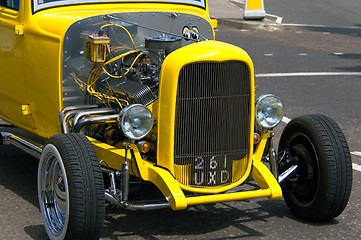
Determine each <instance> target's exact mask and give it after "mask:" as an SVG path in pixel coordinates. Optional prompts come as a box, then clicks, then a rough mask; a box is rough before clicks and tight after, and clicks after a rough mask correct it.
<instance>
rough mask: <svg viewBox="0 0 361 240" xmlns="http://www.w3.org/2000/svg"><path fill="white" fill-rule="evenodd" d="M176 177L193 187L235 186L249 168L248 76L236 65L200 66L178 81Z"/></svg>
mask: <svg viewBox="0 0 361 240" xmlns="http://www.w3.org/2000/svg"><path fill="white" fill-rule="evenodd" d="M174 131H175V137H174V138H175V139H174V143H175V145H174V173H175V176H176V178H177V179H178V181H179V182H181V183H183V184H185V185H189V186H194V187H216V186H221V185H226V184H230V183H232V182H235V181H237V180H239V179H240V178H241V177H242V176H243V174H244V172H245V170H246V167H247V163H248V152H249V141H250V140H249V136H250V132H249V131H250V73H249V68H248V66H247V65H246V64H245V63H243V62H239V61H227V62H200V63H191V64H188V65H186V66H184V67H183V68H182V69H181V71H180V75H179V79H178V89H177V99H176V113H175V130H174Z"/></svg>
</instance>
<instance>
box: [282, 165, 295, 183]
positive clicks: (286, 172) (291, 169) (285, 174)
mask: <svg viewBox="0 0 361 240" xmlns="http://www.w3.org/2000/svg"><path fill="white" fill-rule="evenodd" d="M297 168H298V165H292V166H291V167H290V168H288V169H287V170H286V171H284V172H283V173H282V174H281V175H280V176H279V177H278V183H279V184H281V183H282V182H283V181H284V180H286V179H287V178H288V177H289V176H290V175H291V174H292V173H294V172H295V171H296V170H297Z"/></svg>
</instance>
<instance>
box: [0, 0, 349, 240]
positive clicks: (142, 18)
mask: <svg viewBox="0 0 361 240" xmlns="http://www.w3.org/2000/svg"><path fill="white" fill-rule="evenodd" d="M215 28H216V21H214V20H212V19H210V17H209V13H208V6H207V2H206V1H205V0H142V1H140V0H139V1H138V0H131V1H125V0H102V1H99V0H0V118H2V119H3V120H5V121H6V122H8V123H9V124H2V125H1V129H0V131H1V135H2V137H1V138H0V139H1V140H0V143H1V144H13V145H16V146H18V147H20V148H22V149H23V150H25V151H27V152H29V153H31V154H33V155H34V156H36V157H39V159H40V161H39V167H38V176H37V178H38V198H39V204H40V211H41V214H42V217H43V220H44V223H45V229H46V232H47V234H48V236H49V238H50V239H92V238H94V239H97V238H99V236H100V233H101V229H102V225H103V220H104V215H105V213H104V212H105V211H104V208H105V206H108V205H112V206H118V207H123V208H126V209H129V210H147V209H157V208H164V207H170V208H172V209H173V210H181V209H186V208H187V207H188V206H192V205H198V204H207V203H217V202H225V201H235V200H243V199H251V198H261V197H267V198H269V199H278V198H281V197H282V196H283V197H284V199H285V201H286V203H287V205H288V206H289V207H290V209H291V210H292V212H293V213H294V214H295V215H296V216H297V217H299V218H301V219H305V220H309V221H322V220H327V219H331V218H335V217H337V216H338V215H339V214H341V213H342V211H343V210H344V208H345V207H346V205H347V202H348V199H349V196H350V191H351V184H352V169H351V157H350V153H349V149H348V145H347V142H346V140H345V137H344V135H343V133H342V132H341V130H340V128H339V127H338V126H337V124H336V123H335V122H334V121H333V120H331V119H330V118H328V117H325V116H322V115H307V116H301V117H298V118H295V119H293V120H292V121H291V122H290V123H289V124H288V125H287V126H286V128H285V129H284V131H283V133H282V136H281V139H280V143H279V147H278V151H276V150H275V149H274V147H273V142H272V138H273V136H274V132H273V128H274V127H275V126H277V125H278V124H279V123H280V121H281V120H282V117H283V104H282V102H281V100H280V98H279V97H277V96H275V95H271V94H268V95H262V96H255V79H254V78H255V77H254V75H255V74H254V67H253V64H252V60H251V59H250V57H249V56H248V54H247V53H246V52H245V51H243V50H242V49H240V48H238V47H236V46H233V45H230V44H227V43H222V42H219V41H215V40H214V34H215V33H214V29H215ZM138 186H143V187H144V186H145V188H152V187H156V189H159V192H161V193H162V198H160V199H159V198H158V199H153V198H150V197H151V196H150V195H149V197H148V195H147V194H140V195H139V196H138V195H137V194H133V192H134V191H135V190H136V189H139V188H138ZM134 189H135V190H134ZM282 193H283V194H282ZM144 195H145V196H144Z"/></svg>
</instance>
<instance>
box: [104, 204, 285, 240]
mask: <svg viewBox="0 0 361 240" xmlns="http://www.w3.org/2000/svg"><path fill="white" fill-rule="evenodd" d="M263 202H265V203H264V204H263ZM280 208H281V209H282V208H283V210H280ZM271 217H272V218H274V217H276V218H284V217H290V213H289V212H288V211H287V209H285V206H284V202H283V200H273V201H269V200H261V201H260V200H258V201H238V202H229V203H218V204H208V205H200V206H193V207H190V208H188V209H187V210H181V211H173V210H171V209H162V210H157V211H155V210H152V211H147V212H145V211H143V212H131V211H126V210H122V209H107V215H106V219H105V224H104V229H103V234H102V237H103V238H104V239H119V238H125V239H179V237H181V238H183V239H239V238H247V237H262V236H265V234H264V233H263V232H262V228H261V227H260V228H259V229H258V228H257V229H255V228H253V227H250V226H252V225H253V224H252V223H253V222H257V221H260V222H268V219H269V218H271ZM256 225H257V224H256ZM229 228H233V229H234V228H235V229H236V230H233V231H232V234H229V233H228V231H227V229H229ZM234 232H237V234H234Z"/></svg>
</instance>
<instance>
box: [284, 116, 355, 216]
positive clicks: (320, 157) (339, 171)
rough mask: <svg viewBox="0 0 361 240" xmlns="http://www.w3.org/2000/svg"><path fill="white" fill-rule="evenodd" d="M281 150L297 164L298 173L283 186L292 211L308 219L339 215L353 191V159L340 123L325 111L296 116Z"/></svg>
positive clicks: (285, 134)
mask: <svg viewBox="0 0 361 240" xmlns="http://www.w3.org/2000/svg"><path fill="white" fill-rule="evenodd" d="M281 151H286V152H287V154H288V156H289V157H290V158H291V161H290V162H292V164H295V163H296V164H297V165H298V169H297V171H296V172H295V174H294V175H293V176H292V177H291V178H290V179H288V180H287V181H286V183H285V184H283V186H282V190H283V195H284V199H285V201H286V203H287V205H288V206H289V208H290V209H291V211H292V212H293V213H294V214H295V215H296V216H297V217H299V218H301V219H303V220H307V221H324V220H329V219H332V218H335V217H337V216H338V215H340V214H341V213H342V211H343V210H344V209H345V207H346V205H347V202H348V199H349V196H350V193H351V185H352V163H351V156H350V151H349V148H348V145H347V142H346V139H345V137H344V135H343V133H342V131H341V129H340V128H339V127H338V125H337V124H336V123H335V122H334V121H333V120H332V119H330V118H328V117H325V116H322V115H308V116H302V117H298V118H295V119H294V120H292V121H291V122H290V123H289V124H288V125H287V126H286V128H285V129H284V131H283V133H282V136H281V139H280V144H279V152H281ZM280 171H282V169H280Z"/></svg>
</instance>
